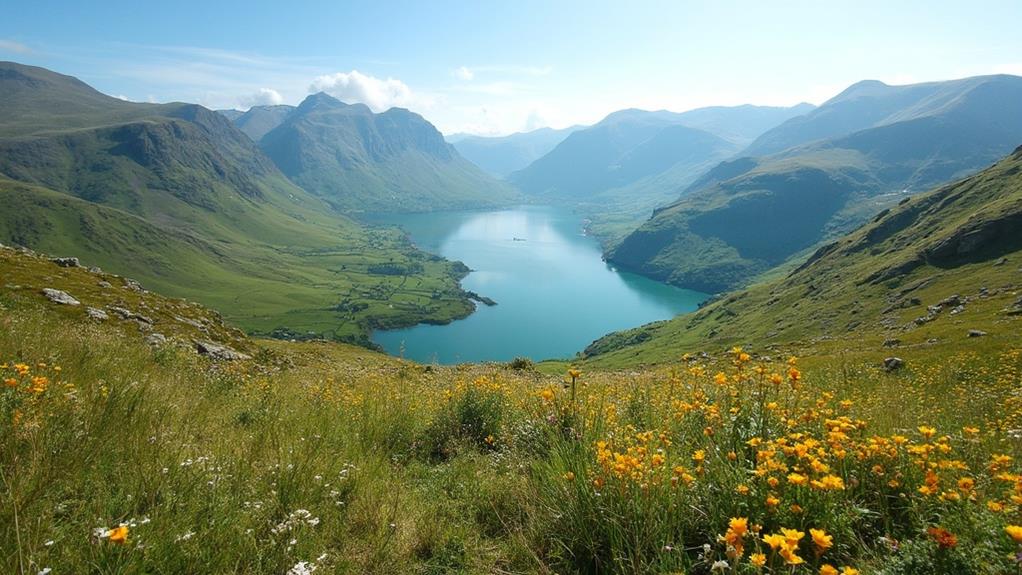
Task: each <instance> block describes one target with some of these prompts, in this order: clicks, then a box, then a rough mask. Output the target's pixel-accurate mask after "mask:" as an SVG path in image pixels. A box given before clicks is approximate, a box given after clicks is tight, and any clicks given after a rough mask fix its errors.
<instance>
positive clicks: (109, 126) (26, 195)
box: [0, 64, 473, 341]
mask: <svg viewBox="0 0 1022 575" xmlns="http://www.w3.org/2000/svg"><path fill="white" fill-rule="evenodd" d="M0 68H2V71H3V72H4V74H5V75H4V76H2V77H0V81H3V82H5V83H4V85H5V86H7V87H9V88H10V90H9V93H8V94H5V99H4V101H5V106H6V105H9V107H8V108H7V109H5V113H4V114H3V115H2V117H0V173H2V174H6V175H7V176H8V177H10V178H13V179H16V180H20V181H21V182H25V183H26V184H34V185H18V184H14V183H12V182H10V181H5V182H4V183H2V184H0V194H2V195H3V196H4V198H5V199H6V200H7V201H9V202H14V203H16V205H18V206H19V210H5V211H3V213H2V214H0V229H2V230H3V234H2V235H0V240H2V241H6V242H17V243H19V244H23V245H27V246H29V247H32V248H37V249H42V250H45V251H49V252H58V251H59V252H60V253H62V254H64V255H77V256H80V257H82V258H83V261H84V262H85V263H87V264H89V265H101V266H103V267H105V268H107V269H110V270H114V271H118V272H121V273H124V274H129V275H132V276H133V277H136V278H137V279H139V280H141V281H144V282H145V283H146V284H148V285H151V286H154V287H157V288H159V289H160V290H161V291H165V292H166V293H170V294H174V295H178V296H184V297H189V298H193V299H195V300H197V301H201V302H203V303H206V304H208V305H211V306H214V307H216V308H217V309H219V310H221V311H223V312H224V313H226V314H228V315H229V317H231V318H232V320H234V321H236V322H238V324H239V325H241V326H243V327H244V328H245V329H250V330H255V331H259V332H269V331H272V330H274V329H277V328H286V329H288V330H291V331H293V332H296V333H298V334H305V333H306V332H308V331H312V332H315V333H316V334H317V335H319V336H325V337H339V338H343V339H346V340H360V341H365V337H366V335H367V332H368V329H370V328H372V327H394V326H404V325H412V324H415V323H418V322H421V321H434V322H443V321H450V320H451V319H453V318H456V317H461V316H464V315H466V314H467V313H469V312H470V311H471V310H472V309H473V306H472V304H471V302H469V301H468V300H467V299H465V298H464V297H463V294H462V293H461V292H460V290H459V288H458V286H457V280H458V279H459V278H460V276H461V274H462V273H463V271H462V270H461V268H460V266H457V265H455V264H451V263H449V262H444V261H441V260H437V259H436V258H433V257H431V256H429V255H427V254H424V253H422V252H418V251H416V250H414V249H413V248H412V247H411V246H410V245H409V244H408V242H407V241H406V240H405V239H404V238H403V237H402V236H401V235H400V234H398V233H397V232H396V231H387V230H368V229H365V228H363V227H362V226H360V225H359V224H357V223H355V222H354V221H352V220H350V219H347V218H346V217H343V216H340V215H338V214H336V213H333V212H332V210H331V209H330V208H329V206H328V205H326V204H325V203H324V202H323V201H322V200H320V199H318V198H315V197H313V196H311V195H309V194H308V193H306V192H305V191H304V190H302V189H301V188H298V187H297V186H295V185H294V184H292V183H291V182H289V181H288V180H287V179H286V178H285V177H284V176H283V175H282V174H281V173H280V172H279V171H278V170H276V168H275V167H274V166H273V165H272V162H270V161H269V159H267V158H266V157H265V156H263V155H262V154H261V153H260V152H259V151H258V149H257V148H256V147H255V145H254V144H253V143H252V142H251V141H250V140H249V139H248V138H247V137H245V136H244V135H243V134H241V133H240V132H239V131H237V130H236V129H235V128H233V127H232V126H231V125H230V124H229V123H228V122H227V121H226V120H225V119H223V118H221V117H220V115H219V114H217V113H214V112H210V111H208V110H205V109H203V108H201V107H198V106H193V105H187V104H168V105H159V106H156V105H145V104H133V103H125V102H121V101H120V100H116V99H114V98H110V97H108V96H105V95H103V94H100V93H98V92H96V91H95V90H92V89H91V88H89V87H88V86H86V85H85V84H82V83H81V82H78V81H77V80H75V79H73V78H70V77H67V76H60V75H58V74H54V73H52V72H48V71H45V70H42V69H35V68H30V67H24V66H17V65H10V64H8V65H5V66H3V67H0ZM51 109H55V110H58V111H59V112H57V113H52V114H51V113H50V110H51ZM65 125H72V126H75V129H71V130H67V129H64V128H63V126H65ZM57 192H60V193H63V194H64V195H63V197H61V195H60V194H58V193H57ZM76 214H81V216H80V217H79V216H77V215H76ZM373 266H375V267H373ZM380 266H389V268H390V269H387V270H384V269H383V268H382V267H380ZM373 270H377V271H375V272H374V271H373ZM381 270H382V272H381Z"/></svg>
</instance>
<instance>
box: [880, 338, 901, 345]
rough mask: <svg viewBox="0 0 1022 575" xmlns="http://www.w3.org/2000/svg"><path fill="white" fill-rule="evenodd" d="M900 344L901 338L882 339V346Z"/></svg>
mask: <svg viewBox="0 0 1022 575" xmlns="http://www.w3.org/2000/svg"><path fill="white" fill-rule="evenodd" d="M899 345H901V340H900V339H898V338H890V339H885V340H884V347H898V346H899Z"/></svg>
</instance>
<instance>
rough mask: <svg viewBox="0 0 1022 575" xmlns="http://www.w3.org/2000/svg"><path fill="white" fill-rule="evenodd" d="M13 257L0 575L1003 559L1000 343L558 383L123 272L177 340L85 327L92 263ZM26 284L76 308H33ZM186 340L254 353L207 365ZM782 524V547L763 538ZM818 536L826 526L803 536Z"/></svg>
mask: <svg viewBox="0 0 1022 575" xmlns="http://www.w3.org/2000/svg"><path fill="white" fill-rule="evenodd" d="M2 253H3V254H4V255H5V258H4V260H3V261H2V262H0V270H2V275H3V283H2V284H0V325H2V328H0V364H3V365H5V366H6V367H3V368H0V370H2V372H3V379H4V380H5V382H4V383H3V385H2V386H0V398H2V399H0V422H2V424H0V475H2V478H0V479H2V481H0V485H2V488H0V499H2V501H3V504H2V505H0V549H2V550H3V551H2V553H0V569H2V570H3V571H4V572H10V573H35V572H38V571H40V570H43V569H45V568H47V567H49V568H52V569H53V570H54V571H55V572H102V573H138V572H245V573H286V572H292V573H302V572H303V571H302V570H303V569H305V570H306V571H305V572H308V571H307V570H308V569H310V568H311V566H310V564H311V565H314V566H315V568H316V569H317V572H337V573H396V572H400V573H495V572H496V573H597V572H600V573H649V572H687V573H706V572H709V571H710V569H711V568H712V566H713V564H714V563H715V562H717V561H728V563H729V565H730V566H731V567H732V570H733V572H737V573H758V572H768V573H817V572H819V570H820V568H821V567H822V566H823V565H824V564H827V565H833V566H835V567H838V568H840V567H844V566H856V567H858V568H861V569H862V570H863V572H869V573H889V574H895V573H898V574H902V573H991V574H994V573H1008V572H1015V570H1017V566H1016V563H1015V562H1014V560H1013V559H1012V554H1013V553H1014V552H1015V551H1017V550H1018V546H1017V544H1016V543H1015V542H1014V541H1013V540H1012V539H1011V537H1010V535H1009V534H1008V533H1007V532H1006V531H1005V528H1006V526H1008V525H1014V524H1018V523H1019V522H1020V520H1022V514H1020V511H1019V501H1022V498H1020V494H1019V491H1018V490H1019V489H1020V487H1019V486H1020V485H1022V481H1020V480H1019V479H1018V477H1019V475H1017V474H1018V473H1019V471H1020V465H1019V463H1018V461H1019V460H1018V458H1019V457H1022V450H1020V447H1022V446H1020V445H1019V443H1018V439H1017V437H1016V433H1015V431H1014V430H1017V429H1019V428H1020V425H1022V403H1020V402H1019V400H1018V398H1017V397H1016V393H1015V390H1016V389H1017V388H1018V385H1019V383H1020V374H1022V352H1020V351H1019V350H1020V348H1022V346H1020V341H1019V339H1018V338H1017V337H1013V338H1012V337H1002V338H996V339H995V338H977V339H970V340H965V341H963V342H962V343H961V345H959V346H958V347H957V349H956V350H955V351H953V352H948V353H944V354H933V355H928V356H926V357H925V359H924V358H922V357H920V358H919V359H918V360H912V359H910V360H909V361H908V362H907V364H906V367H905V368H904V369H902V370H900V371H896V372H894V373H886V372H884V371H882V370H881V369H880V368H879V367H878V365H877V363H876V362H875V361H873V360H872V358H868V357H865V356H860V355H856V354H842V353H838V352H837V350H834V349H826V350H824V349H822V348H818V347H816V346H807V347H806V348H805V349H803V350H801V351H804V352H805V354H806V355H807V357H805V358H803V359H798V360H793V361H792V362H790V363H789V361H788V359H787V356H786V355H778V354H772V358H767V357H764V356H757V357H751V356H750V355H749V354H746V353H745V352H741V351H733V352H722V351H715V352H714V353H712V354H711V355H710V356H708V357H705V358H697V359H692V358H676V359H675V361H673V362H671V363H669V364H665V365H662V366H660V367H656V368H643V369H630V370H628V371H621V372H615V371H593V370H587V372H585V373H582V374H580V375H579V374H576V377H577V379H575V381H574V382H572V379H571V378H566V377H565V376H564V371H561V369H562V368H563V367H565V366H564V365H563V364H562V365H558V366H553V364H551V365H549V366H545V367H547V368H556V369H557V372H556V373H553V374H544V373H541V372H538V371H533V370H532V369H531V368H530V366H529V365H526V364H524V363H523V364H521V365H517V364H516V365H515V366H514V367H515V369H512V368H511V366H510V365H507V366H505V365H498V364H491V365H464V366H458V367H437V366H421V365H416V364H413V363H410V362H405V361H402V360H398V359H394V358H390V357H386V356H383V355H379V354H376V353H372V352H369V351H366V350H363V349H359V348H354V347H349V346H345V345H340V344H329V343H316V342H309V343H289V342H281V341H273V340H253V339H249V338H246V337H244V336H243V335H242V334H240V333H239V332H237V331H236V330H232V329H230V328H229V326H226V325H223V324H221V323H219V322H218V320H217V318H216V316H215V314H213V313H212V312H208V311H206V310H205V309H204V308H202V307H200V306H196V305H194V304H188V303H186V302H182V301H179V300H170V299H166V298H163V297H161V296H158V295H156V294H152V293H139V292H136V291H133V290H126V289H123V288H120V287H117V288H114V289H115V291H114V292H113V293H114V294H116V298H117V299H118V301H120V303H121V304H122V305H123V306H125V307H129V308H131V309H136V310H138V309H144V310H146V313H147V314H148V315H150V316H151V319H152V320H153V325H154V329H158V330H160V331H161V332H164V333H166V334H167V335H168V336H169V341H168V343H167V344H166V345H163V346H159V347H155V348H154V347H150V346H149V345H147V344H145V343H144V342H143V336H144V333H141V332H140V331H139V328H138V325H137V323H136V322H132V321H122V320H119V319H117V318H112V319H110V320H107V321H106V322H101V323H97V322H94V321H91V320H88V319H86V317H85V314H84V312H83V310H82V309H81V307H83V306H84V305H90V306H97V307H98V306H104V305H109V303H110V302H111V301H113V300H110V299H108V298H107V295H105V294H106V293H107V291H109V289H107V290H102V289H99V288H97V290H96V291H92V290H83V289H82V287H83V285H84V282H85V279H83V278H89V277H91V274H88V272H86V271H85V270H80V269H66V268H58V267H56V266H53V265H52V264H50V263H48V262H45V261H42V260H38V259H36V258H31V257H29V256H25V255H18V254H14V253H13V252H11V251H10V250H4V251H3V252H2ZM33 275H34V276H37V279H36V280H35V282H34V283H30V282H29V280H30V279H31V276H33ZM43 280H45V282H46V283H48V284H50V285H53V287H57V288H61V289H66V290H67V291H71V292H75V291H78V292H80V293H77V294H75V295H76V296H79V297H80V299H81V300H82V302H83V306H57V305H56V304H52V303H49V302H47V301H46V300H45V299H44V298H43V297H42V296H41V295H40V294H39V293H38V288H37V286H38V285H41V283H42V281H43ZM122 292H123V293H122ZM178 318H180V319H178ZM181 319H187V320H190V321H188V322H184V321H181ZM196 325H205V326H207V327H206V331H207V332H208V333H203V332H202V331H200V330H199V328H197V327H196ZM199 337H202V338H209V339H214V340H216V341H221V342H224V343H227V344H229V345H232V346H233V347H235V348H236V349H239V350H243V351H245V352H247V353H249V354H250V355H252V356H253V359H252V360H248V361H240V362H224V363H216V362H210V361H208V360H206V359H204V358H202V357H199V356H197V355H196V354H195V353H194V352H193V351H192V346H191V343H190V341H191V340H192V339H197V338H199ZM18 364H23V366H21V367H19V365H18ZM58 368H59V370H58ZM793 369H794V370H796V371H792V370H793ZM19 371H20V372H23V373H19ZM774 374H776V377H775V375H774ZM34 378H45V379H34ZM775 379H776V380H777V382H776V383H775V382H774V381H773V380H775ZM921 426H922V427H921ZM929 427H933V428H934V429H933V431H930V429H929ZM966 428H968V429H966ZM1000 455H1003V456H1009V457H1010V459H1009V458H1005V457H995V456H1000ZM927 470H931V471H932V472H933V474H931V475H929V476H928V474H927ZM934 474H935V475H934ZM793 475H797V476H805V483H804V484H802V483H801V482H802V480H801V479H800V478H799V477H793ZM836 478H839V479H840V482H838V479H836ZM963 480H964V481H963ZM813 482H819V483H813ZM814 485H815V486H814ZM839 486H840V487H839ZM920 488H926V489H925V490H924V491H921V490H920ZM775 499H776V501H775ZM796 506H797V507H796ZM742 518H745V519H747V522H746V523H745V529H746V531H745V532H742V528H741V527H742V522H741V521H740V520H741V519H742ZM121 525H123V526H124V527H126V540H125V541H123V542H121V541H120V536H121V535H122V534H124V532H123V530H122V531H116V530H115V528H117V527H118V526H121ZM782 528H786V529H795V530H798V531H799V532H801V533H803V537H802V539H800V540H798V541H797V548H793V546H792V545H791V543H788V542H785V543H784V544H781V543H777V545H778V548H777V549H776V550H771V549H770V546H769V544H768V543H766V542H765V541H764V539H763V536H764V535H769V534H773V533H780V532H781V529H782ZM930 528H934V529H936V528H940V529H944V530H946V531H947V532H948V533H951V534H953V535H954V536H955V538H956V543H955V545H949V544H948V542H949V541H950V539H949V537H947V536H943V535H941V534H942V533H943V532H939V531H932V530H931V531H932V532H928V530H930ZM736 529H737V531H736ZM810 529H822V530H824V531H825V532H826V534H827V535H828V536H830V537H832V545H831V546H830V547H829V548H827V549H825V550H823V551H822V552H819V553H818V551H819V550H820V548H819V547H818V546H816V545H815V544H814V543H813V541H812V539H811V536H810V532H809V530H810ZM721 537H723V538H724V540H721V539H720V538H721ZM771 540H772V539H771ZM942 542H943V543H942ZM729 545H730V550H729ZM785 545H787V546H788V549H787V550H785V547H784V546H785ZM942 545H943V546H942ZM739 547H740V548H741V551H742V552H741V556H740V557H739V556H738V554H737V549H738V548H739ZM757 553H762V554H763V560H764V561H765V565H764V567H763V569H762V570H760V569H757V568H756V567H754V565H753V564H752V563H751V560H752V558H753V557H754V556H755V557H757V558H758V555H755V554H757ZM785 556H787V557H789V558H791V557H793V556H797V557H799V558H801V559H802V560H803V561H804V563H802V564H801V565H797V566H792V565H785ZM792 560H794V559H792Z"/></svg>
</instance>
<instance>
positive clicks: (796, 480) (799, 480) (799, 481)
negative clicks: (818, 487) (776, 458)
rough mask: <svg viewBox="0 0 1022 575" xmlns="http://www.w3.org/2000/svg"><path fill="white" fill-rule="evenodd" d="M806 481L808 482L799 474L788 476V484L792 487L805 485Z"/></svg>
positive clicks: (806, 478) (807, 479)
mask: <svg viewBox="0 0 1022 575" xmlns="http://www.w3.org/2000/svg"><path fill="white" fill-rule="evenodd" d="M807 481H809V478H808V477H806V476H805V475H801V474H799V473H789V474H788V483H790V484H792V485H805V484H806V482H807Z"/></svg>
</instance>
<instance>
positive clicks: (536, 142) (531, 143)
mask: <svg viewBox="0 0 1022 575" xmlns="http://www.w3.org/2000/svg"><path fill="white" fill-rule="evenodd" d="M583 128H584V126H571V127H570V128H564V129H561V130H555V129H553V128H540V129H538V130H532V131H531V132H518V133H516V134H511V135H510V136H500V137H487V136H473V135H470V134H453V135H451V136H447V137H446V140H447V141H448V142H449V143H450V144H452V145H453V146H454V148H455V149H456V150H458V153H459V154H461V155H462V156H463V157H464V158H465V159H466V160H468V161H470V162H472V163H473V164H475V165H477V166H479V167H480V168H482V169H484V170H486V172H488V173H489V174H490V175H492V176H495V177H498V178H504V177H506V176H507V175H509V174H511V173H512V172H515V171H518V170H520V169H522V168H524V167H526V166H528V165H529V164H531V163H532V162H534V161H535V160H537V159H539V158H540V157H541V156H543V155H544V154H546V153H547V152H549V151H550V150H552V149H554V147H555V146H556V145H557V144H560V143H561V142H562V141H564V139H565V138H567V137H568V136H569V135H570V134H572V133H573V132H577V131H578V130H581V129H583Z"/></svg>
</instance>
